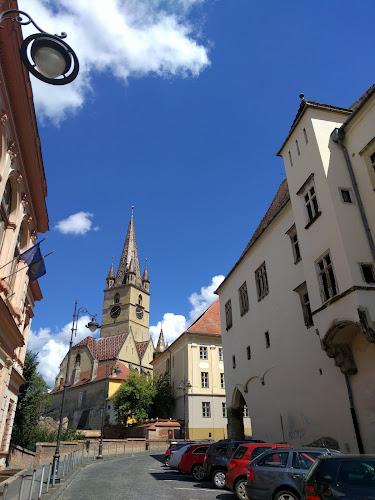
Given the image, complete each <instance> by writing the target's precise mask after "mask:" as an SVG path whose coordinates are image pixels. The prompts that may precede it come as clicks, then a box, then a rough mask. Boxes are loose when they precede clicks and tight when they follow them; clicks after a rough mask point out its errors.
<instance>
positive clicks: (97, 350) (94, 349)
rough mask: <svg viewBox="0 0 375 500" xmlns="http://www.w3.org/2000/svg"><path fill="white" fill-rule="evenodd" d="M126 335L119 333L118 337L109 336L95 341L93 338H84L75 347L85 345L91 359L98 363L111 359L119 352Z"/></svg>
mask: <svg viewBox="0 0 375 500" xmlns="http://www.w3.org/2000/svg"><path fill="white" fill-rule="evenodd" d="M127 336H128V333H120V334H119V335H111V336H110V337H102V338H99V339H95V338H93V337H86V338H85V339H83V340H81V342H78V344H76V346H81V345H82V346H83V345H86V346H87V347H88V348H89V349H90V351H91V353H92V355H93V357H94V358H95V359H97V360H98V361H103V360H105V359H113V358H115V357H116V356H117V355H118V353H119V352H120V349H121V347H122V346H123V344H124V342H125V340H126V338H127Z"/></svg>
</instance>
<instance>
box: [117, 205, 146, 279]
mask: <svg viewBox="0 0 375 500" xmlns="http://www.w3.org/2000/svg"><path fill="white" fill-rule="evenodd" d="M133 210H134V207H132V214H131V217H130V222H129V227H128V232H127V235H126V239H125V244H124V248H123V251H122V255H121V259H120V264H119V266H118V270H117V276H116V281H115V285H124V284H126V282H127V281H126V278H127V273H128V272H129V271H130V272H131V273H132V274H134V276H135V281H133V284H135V285H137V286H139V287H142V279H141V270H140V267H139V258H138V249H137V241H136V238H135V229H134V217H133Z"/></svg>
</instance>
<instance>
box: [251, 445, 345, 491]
mask: <svg viewBox="0 0 375 500" xmlns="http://www.w3.org/2000/svg"><path fill="white" fill-rule="evenodd" d="M335 453H339V452H338V451H336V450H330V449H328V448H307V447H301V448H275V449H273V450H270V451H266V452H264V453H262V454H261V455H259V457H257V458H255V459H254V460H253V461H252V462H250V464H249V467H248V469H247V483H246V495H247V497H248V498H249V499H250V500H270V498H272V499H273V500H299V499H300V498H304V497H303V478H304V476H305V475H306V473H307V471H308V470H309V469H310V467H311V466H312V465H313V463H314V462H315V460H316V459H317V458H318V457H319V456H321V455H331V454H335Z"/></svg>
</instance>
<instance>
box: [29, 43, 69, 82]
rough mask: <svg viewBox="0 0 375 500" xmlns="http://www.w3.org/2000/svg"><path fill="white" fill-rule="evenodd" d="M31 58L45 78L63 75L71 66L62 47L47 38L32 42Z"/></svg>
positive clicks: (66, 52)
mask: <svg viewBox="0 0 375 500" xmlns="http://www.w3.org/2000/svg"><path fill="white" fill-rule="evenodd" d="M31 57H32V58H33V60H34V62H35V65H36V67H37V69H38V70H39V72H40V73H41V74H42V75H44V76H46V77H47V78H57V77H59V76H61V75H65V74H66V73H67V72H68V71H69V69H70V66H71V64H72V63H71V58H70V55H69V53H68V51H67V49H66V48H65V47H64V45H62V44H61V43H59V42H58V41H57V40H54V39H52V38H50V37H48V36H46V37H42V38H38V39H37V40H35V41H34V43H33V44H32V47H31Z"/></svg>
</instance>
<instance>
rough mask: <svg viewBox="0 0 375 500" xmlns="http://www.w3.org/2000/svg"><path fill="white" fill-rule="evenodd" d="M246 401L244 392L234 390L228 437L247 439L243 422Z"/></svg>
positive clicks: (229, 410)
mask: <svg viewBox="0 0 375 500" xmlns="http://www.w3.org/2000/svg"><path fill="white" fill-rule="evenodd" d="M245 405H246V401H245V399H244V397H243V395H242V392H241V391H240V390H239V389H237V387H236V388H235V389H234V391H233V397H232V404H231V406H230V407H229V408H228V411H227V416H228V438H229V439H245V429H244V423H243V414H244V407H245Z"/></svg>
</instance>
